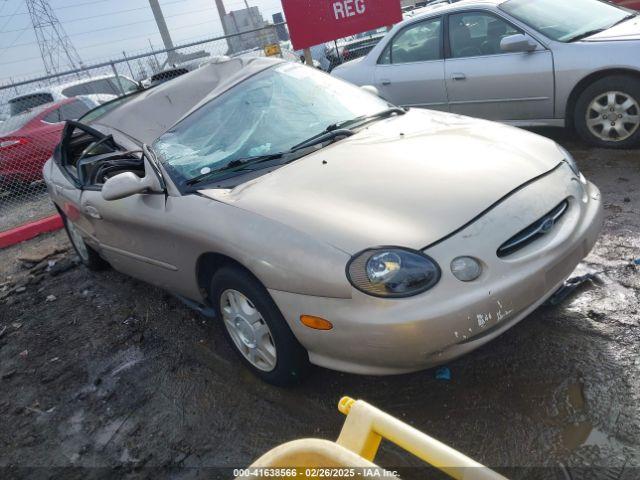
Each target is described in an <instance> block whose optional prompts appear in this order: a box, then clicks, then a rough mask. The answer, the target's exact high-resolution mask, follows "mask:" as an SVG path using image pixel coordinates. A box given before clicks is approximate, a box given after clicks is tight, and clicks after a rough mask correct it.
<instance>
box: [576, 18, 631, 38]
mask: <svg viewBox="0 0 640 480" xmlns="http://www.w3.org/2000/svg"><path fill="white" fill-rule="evenodd" d="M637 16H638V14H637V13H632V14H629V15H627V16H626V17H624V18H621V19H620V20H618V21H617V22H616V23H614V24H613V25H610V26H608V27H606V28H596V29H594V30H589V31H587V32H583V33H580V34H578V35H576V36H574V37H571V38H570V39H569V40H567V42H569V43H571V42H577V41H578V40H582V39H583V38H587V37H590V36H591V35H595V34H597V33H602V32H604V31H606V30H609V29H610V28H613V27H615V26H616V25H620V24H621V23H624V22H626V21H627V20H631V19H632V18H636V17H637Z"/></svg>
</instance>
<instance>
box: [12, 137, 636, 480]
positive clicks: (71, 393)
mask: <svg viewBox="0 0 640 480" xmlns="http://www.w3.org/2000/svg"><path fill="white" fill-rule="evenodd" d="M542 133H544V134H547V135H553V136H554V138H555V139H556V140H558V141H560V142H561V143H562V144H563V145H565V146H567V147H568V148H569V149H570V150H571V151H572V152H573V153H574V154H575V156H576V159H577V162H578V164H579V166H580V167H581V169H582V171H583V173H584V174H585V176H586V177H588V178H589V179H590V180H592V181H593V182H594V183H596V185H598V186H599V187H600V189H601V190H602V193H603V197H604V203H605V210H606V221H605V227H604V231H603V234H602V237H601V239H600V241H599V243H598V244H597V246H596V247H595V249H594V251H593V252H592V253H591V255H590V256H589V257H587V259H586V260H585V262H584V263H582V264H581V265H580V267H579V268H578V270H577V272H576V274H583V273H589V272H603V271H604V273H599V274H598V275H597V280H595V281H590V282H587V283H586V284H584V285H583V286H582V287H580V288H579V289H578V290H577V291H576V292H574V294H573V295H572V296H570V297H569V298H568V299H567V300H566V301H565V302H564V303H562V304H561V305H559V306H545V307H542V308H540V309H539V310H537V311H536V312H534V313H533V314H532V315H531V316H530V317H528V318H527V319H525V320H524V321H523V322H521V323H520V324H519V325H517V326H516V327H514V328H513V329H511V330H510V331H508V332H507V333H506V334H504V335H503V336H501V337H500V338H498V339H497V340H495V341H493V342H491V343H489V344H488V345H486V346H485V347H483V348H481V349H480V350H478V351H476V352H473V353H471V354H469V355H467V356H465V357H464V358H461V359H459V360H457V361H455V362H452V363H451V364H449V365H448V367H449V369H450V371H451V379H450V380H448V381H447V380H438V379H436V378H435V373H434V370H428V371H424V372H420V373H416V374H412V375H403V376H397V377H382V378H374V377H360V376H353V375H347V374H341V373H336V372H332V371H328V370H322V369H317V371H316V372H315V373H314V375H313V376H312V377H311V378H310V379H309V380H308V381H306V382H305V383H304V384H303V385H300V386H297V387H294V388H289V389H279V388H275V387H272V386H269V385H267V384H264V383H262V382H260V381H258V380H257V379H256V378H254V377H253V376H252V375H251V374H250V373H248V372H247V371H246V370H245V368H244V367H243V366H242V365H241V363H240V362H239V360H238V359H237V358H236V354H235V352H234V351H233V350H232V349H231V347H230V346H229V345H228V344H227V343H226V340H225V338H224V336H223V332H222V328H221V326H220V325H218V324H216V322H215V321H211V320H207V319H205V318H204V317H202V316H200V315H199V314H197V313H195V312H193V311H191V310H189V309H188V308H187V307H185V306H183V305H182V304H181V303H180V302H179V301H178V300H176V299H175V298H173V297H172V296H171V295H169V294H168V293H166V292H163V291H161V290H159V289H156V288H153V287H150V286H148V285H146V284H143V283H141V282H138V281H136V280H133V279H131V278H128V277H125V276H123V275H121V274H119V273H117V272H115V271H106V272H101V273H92V272H89V271H87V270H86V269H84V268H83V267H81V266H78V265H77V263H75V261H74V256H73V255H72V253H71V251H70V249H69V245H68V242H67V240H66V237H65V235H64V233H63V232H58V233H55V234H52V235H48V236H43V237H40V238H38V239H36V240H33V241H30V242H28V243H25V244H22V245H19V246H15V247H11V248H8V249H5V250H2V251H0V289H1V290H2V291H1V292H0V332H1V333H0V465H5V466H14V467H16V468H19V467H33V466H42V467H70V466H76V467H91V468H92V470H61V471H60V472H64V477H73V476H74V475H77V476H78V477H83V478H86V476H87V475H88V474H89V473H91V474H93V475H95V476H110V475H114V474H115V475H118V476H131V477H137V476H140V477H141V478H144V477H145V476H146V475H148V474H149V470H148V469H149V468H151V467H158V468H161V469H166V470H171V471H172V472H173V473H174V474H175V475H176V478H193V477H196V476H199V475H202V473H203V472H207V470H206V469H207V468H212V467H220V466H223V467H230V468H234V467H244V466H247V465H249V464H250V463H251V462H252V460H253V459H255V458H257V457H258V456H259V455H261V454H262V453H264V452H266V451H267V450H269V449H271V448H272V447H274V446H276V445H278V444H281V443H283V442H286V441H288V440H293V439H297V438H303V437H320V438H327V439H335V438H336V437H337V435H338V433H339V430H340V426H341V423H342V421H343V417H342V416H341V415H340V414H339V413H338V411H337V408H336V404H337V401H338V399H339V398H340V397H341V396H342V395H346V394H348V395H350V396H352V397H356V398H361V399H363V400H366V401H368V402H369V403H372V404H373V405H375V406H377V407H379V408H381V409H383V410H386V411H387V412H389V413H391V414H392V415H394V416H396V417H398V418H400V419H401V420H403V421H406V422H408V423H410V424H411V425H413V426H414V427H416V428H418V429H420V430H422V431H424V432H426V433H428V434H430V435H432V436H434V437H436V438H437V439H439V440H441V441H443V442H445V443H446V444H448V445H450V446H452V447H454V448H456V449H458V450H460V451H462V452H463V453H465V454H467V455H469V456H471V457H472V458H474V459H476V460H478V461H480V462H481V463H484V464H486V465H489V466H491V467H494V468H496V469H497V470H498V471H502V472H504V473H505V474H507V475H508V476H510V477H512V478H566V479H569V478H573V479H577V478H622V479H632V478H633V479H637V478H640V415H639V414H638V412H639V411H640V314H639V312H638V310H639V308H640V268H637V267H633V266H630V262H631V261H633V259H635V258H638V257H640V215H639V214H638V212H640V186H639V185H640V182H639V180H640V158H639V157H640V154H639V152H638V151H610V150H598V149H590V148H588V147H586V146H584V145H582V144H580V143H577V142H576V141H575V140H573V139H572V137H571V136H570V135H568V134H559V133H558V132H553V131H543V132H542ZM48 254H50V255H49V256H47V255H48ZM43 257H46V258H44V259H43ZM20 258H22V260H19V259H20ZM3 284H4V285H3ZM379 463H380V464H381V465H383V466H385V467H398V466H405V467H406V466H415V465H419V463H418V462H417V461H415V460H413V459H411V457H410V456H409V455H407V454H404V453H403V452H401V451H399V450H397V449H395V448H391V447H389V446H388V445H386V444H385V445H383V449H382V451H381V454H380V457H379ZM95 467H100V468H99V469H95ZM514 467H515V468H514ZM585 467H586V468H585ZM202 469H205V470H202ZM45 471H46V472H48V473H47V475H48V474H49V473H50V472H51V470H49V469H48V468H47V469H43V471H42V472H41V473H43V475H44V472H45ZM13 474H16V475H18V476H20V475H23V476H27V475H31V474H33V472H26V471H22V470H16V471H13ZM405 477H406V478H425V477H424V471H422V470H411V469H409V470H406V471H405ZM203 478H205V477H203ZM206 478H212V477H211V476H208V477H206Z"/></svg>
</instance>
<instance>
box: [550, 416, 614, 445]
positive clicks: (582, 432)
mask: <svg viewBox="0 0 640 480" xmlns="http://www.w3.org/2000/svg"><path fill="white" fill-rule="evenodd" d="M561 439H562V446H563V447H564V448H565V449H566V450H567V451H573V450H577V449H578V448H580V447H587V446H596V447H605V448H609V449H613V450H618V449H621V448H622V445H621V444H620V443H619V442H618V441H617V440H616V439H615V438H613V437H611V436H609V435H607V434H606V433H605V432H603V431H602V430H598V429H597V428H594V427H593V425H591V422H578V423H574V424H572V425H569V426H567V427H566V428H565V429H564V430H563V431H562V434H561Z"/></svg>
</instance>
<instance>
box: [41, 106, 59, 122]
mask: <svg viewBox="0 0 640 480" xmlns="http://www.w3.org/2000/svg"><path fill="white" fill-rule="evenodd" d="M42 121H43V122H47V123H60V122H61V121H62V117H61V116H60V109H59V108H56V109H55V110H53V111H51V112H49V113H47V114H46V115H45V116H44V118H43V119H42Z"/></svg>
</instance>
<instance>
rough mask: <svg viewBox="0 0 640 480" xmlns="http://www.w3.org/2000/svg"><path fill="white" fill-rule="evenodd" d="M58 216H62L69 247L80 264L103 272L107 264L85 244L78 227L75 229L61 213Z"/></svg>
mask: <svg viewBox="0 0 640 480" xmlns="http://www.w3.org/2000/svg"><path fill="white" fill-rule="evenodd" d="M60 215H61V216H62V222H63V224H64V229H65V230H66V231H67V236H68V237H69V241H70V242H71V246H72V247H73V249H74V250H75V252H76V254H77V255H78V257H79V258H80V261H81V262H82V264H83V265H84V266H85V267H87V268H88V269H89V270H104V269H105V268H107V267H108V265H109V264H108V263H107V262H106V261H104V260H103V259H102V257H100V255H98V252H96V251H95V250H94V249H93V248H91V247H90V246H89V245H87V244H86V242H85V241H84V238H82V234H81V233H80V230H78V227H76V226H75V225H74V224H73V222H71V221H70V220H69V219H68V218H67V217H66V215H64V214H62V213H61V214H60Z"/></svg>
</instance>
